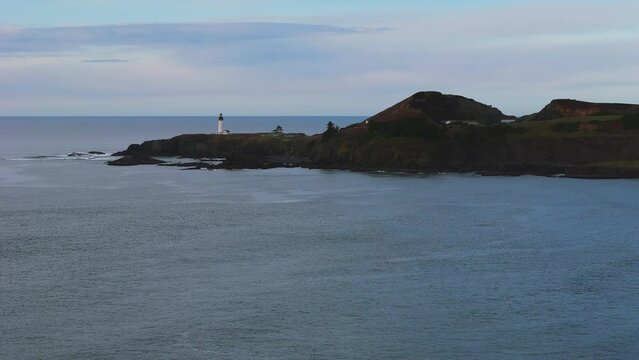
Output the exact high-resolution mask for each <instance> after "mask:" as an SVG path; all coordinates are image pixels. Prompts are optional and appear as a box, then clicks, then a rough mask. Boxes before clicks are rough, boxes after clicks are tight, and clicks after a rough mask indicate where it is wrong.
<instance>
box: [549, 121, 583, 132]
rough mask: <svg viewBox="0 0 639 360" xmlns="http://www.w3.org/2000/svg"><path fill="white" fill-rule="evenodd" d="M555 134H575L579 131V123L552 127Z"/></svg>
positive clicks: (562, 123)
mask: <svg viewBox="0 0 639 360" xmlns="http://www.w3.org/2000/svg"><path fill="white" fill-rule="evenodd" d="M550 129H551V130H552V131H554V132H558V133H574V132H576V131H578V130H579V123H578V122H560V123H556V124H554V125H553V126H551V127H550Z"/></svg>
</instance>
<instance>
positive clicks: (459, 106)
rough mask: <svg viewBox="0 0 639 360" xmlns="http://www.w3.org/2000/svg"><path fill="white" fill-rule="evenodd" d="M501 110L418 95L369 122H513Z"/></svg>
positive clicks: (457, 99) (434, 94)
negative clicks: (503, 120) (505, 120)
mask: <svg viewBox="0 0 639 360" xmlns="http://www.w3.org/2000/svg"><path fill="white" fill-rule="evenodd" d="M512 118H514V117H513V116H509V115H504V113H502V112H501V111H500V110H499V109H497V108H494V107H492V106H490V105H486V104H482V103H480V102H478V101H475V100H473V99H469V98H466V97H463V96H459V95H449V94H442V93H441V92H437V91H422V92H418V93H416V94H414V95H412V96H410V97H408V98H407V99H404V100H402V101H400V102H399V103H397V104H395V105H393V106H391V107H390V108H388V109H386V110H384V111H382V112H380V113H378V114H376V115H373V116H372V117H370V118H368V119H367V120H368V123H370V122H388V121H407V120H408V121H410V120H419V121H424V122H430V123H433V124H443V123H444V122H446V121H448V120H453V121H454V120H459V121H477V122H479V123H482V124H496V123H499V122H500V121H501V120H502V119H512Z"/></svg>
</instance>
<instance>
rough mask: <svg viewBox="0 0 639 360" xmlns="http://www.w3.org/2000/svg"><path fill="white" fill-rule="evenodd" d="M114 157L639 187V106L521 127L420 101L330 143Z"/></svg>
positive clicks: (191, 137)
mask: <svg viewBox="0 0 639 360" xmlns="http://www.w3.org/2000/svg"><path fill="white" fill-rule="evenodd" d="M114 155H118V156H122V158H120V159H118V160H115V161H112V162H110V163H109V164H110V165H138V164H159V165H161V166H180V167H183V168H189V169H266V168H273V167H306V168H323V169H343V170H353V171H376V170H384V171H398V172H424V173H431V172H432V173H436V172H475V173H479V174H484V175H524V174H531V175H541V176H565V177H576V178H639V105H632V104H608V103H587V102H582V101H577V100H553V101H552V102H551V103H550V104H548V105H547V106H545V107H544V108H543V109H542V110H541V111H540V112H538V113H535V114H531V115H527V116H524V117H521V118H516V117H514V116H510V115H506V114H504V113H502V112H501V111H500V110H499V109H497V108H495V107H493V106H490V105H486V104H482V103H480V102H477V101H475V100H473V99H469V98H465V97H462V96H458V95H446V94H442V93H439V92H419V93H417V94H414V95H413V96H411V97H409V98H407V99H405V100H403V101H401V102H399V103H398V104H396V105H393V106H392V107H390V108H388V109H386V110H384V111H382V112H380V113H379V114H376V115H374V116H372V117H370V118H368V119H367V120H365V121H363V122H360V123H356V124H352V125H350V126H347V127H345V128H342V129H338V128H336V127H331V126H328V127H327V130H326V131H325V132H324V133H322V134H317V135H311V136H307V135H304V134H284V133H279V132H273V133H260V134H230V135H215V134H186V135H179V136H176V137H173V138H170V139H159V140H149V141H145V142H143V143H142V144H132V145H130V146H129V147H128V148H127V149H126V150H124V151H121V152H119V153H116V154H114ZM155 157H180V158H187V159H191V160H188V161H180V162H173V163H165V162H163V161H161V160H158V159H156V158H155ZM210 159H220V161H217V162H212V161H210Z"/></svg>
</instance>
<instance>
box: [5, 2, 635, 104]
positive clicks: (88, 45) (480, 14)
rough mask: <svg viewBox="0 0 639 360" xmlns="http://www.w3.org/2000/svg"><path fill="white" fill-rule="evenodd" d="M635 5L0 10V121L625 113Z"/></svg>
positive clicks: (173, 5)
mask: <svg viewBox="0 0 639 360" xmlns="http://www.w3.org/2000/svg"><path fill="white" fill-rule="evenodd" d="M637 14H639V1H636V0H599V1H594V0H579V1H572V0H565V1H562V0H554V1H546V0H445V1H444V0H441V1H436V0H393V1H391V0H20V1H13V0H0V115H207V114H212V113H217V112H224V113H226V114H229V115H231V114H232V115H369V114H374V113H376V112H378V111H380V110H383V108H385V107H387V106H389V105H392V104H393V103H395V102H397V101H399V100H401V99H403V98H405V97H407V96H409V95H410V94H412V93H414V92H416V91H420V90H439V91H442V92H445V93H455V94H461V95H464V96H468V97H472V98H474V99H476V100H478V101H481V102H485V103H488V104H491V105H494V106H497V107H499V108H500V109H502V110H503V111H504V112H506V113H510V114H515V115H523V114H526V113H530V112H534V111H537V110H538V109H539V108H541V107H542V106H543V105H545V104H546V103H548V102H549V101H550V100H551V99H553V98H577V99H582V100H589V101H617V102H631V103H639V61H637V60H638V59H639V22H638V21H637Z"/></svg>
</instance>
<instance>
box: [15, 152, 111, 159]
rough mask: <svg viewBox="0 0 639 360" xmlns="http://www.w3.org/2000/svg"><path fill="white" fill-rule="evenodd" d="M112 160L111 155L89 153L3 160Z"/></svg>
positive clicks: (31, 156) (32, 156)
mask: <svg viewBox="0 0 639 360" xmlns="http://www.w3.org/2000/svg"><path fill="white" fill-rule="evenodd" d="M111 158H113V156H112V155H111V154H108V153H104V152H99V151H91V152H75V151H74V152H71V153H68V154H55V155H30V156H23V157H14V158H5V160H12V161H38V160H40V161H42V160H108V159H111Z"/></svg>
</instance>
